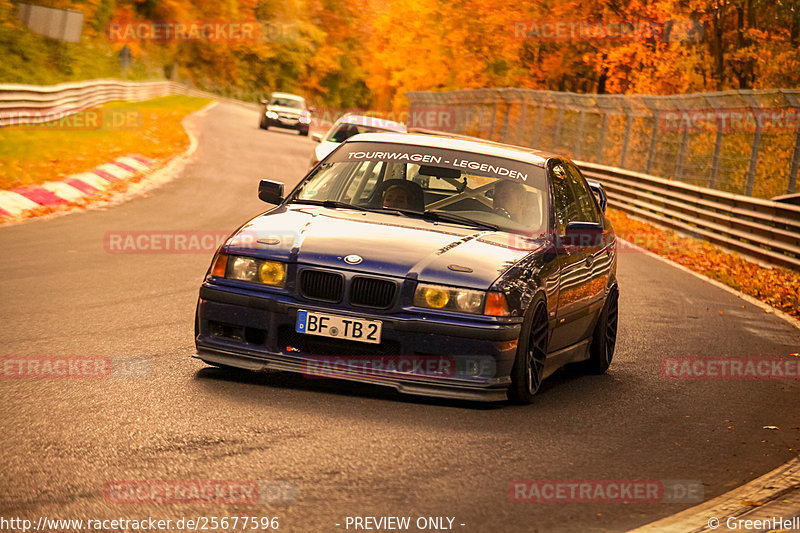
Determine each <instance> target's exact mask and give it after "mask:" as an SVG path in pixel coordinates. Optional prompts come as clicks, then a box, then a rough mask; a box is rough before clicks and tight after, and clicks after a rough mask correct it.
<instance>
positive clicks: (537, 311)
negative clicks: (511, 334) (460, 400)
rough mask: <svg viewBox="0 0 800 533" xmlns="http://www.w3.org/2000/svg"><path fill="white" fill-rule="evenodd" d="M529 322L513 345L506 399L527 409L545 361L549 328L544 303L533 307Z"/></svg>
mask: <svg viewBox="0 0 800 533" xmlns="http://www.w3.org/2000/svg"><path fill="white" fill-rule="evenodd" d="M534 306H535V307H533V312H532V313H531V315H530V316H531V318H530V322H529V323H527V324H525V325H524V326H523V328H522V333H521V334H520V336H519V342H518V343H517V356H516V358H515V359H514V366H513V367H512V369H511V386H510V387H509V388H508V399H509V400H511V402H512V403H515V404H519V405H527V404H529V403H531V401H533V397H534V395H535V394H536V392H538V390H539V388H540V387H541V385H542V379H543V377H542V376H543V375H544V363H545V359H546V357H547V341H548V337H549V333H550V330H549V324H548V320H547V305H545V302H544V300H539V301H538V302H536V303H535V304H534Z"/></svg>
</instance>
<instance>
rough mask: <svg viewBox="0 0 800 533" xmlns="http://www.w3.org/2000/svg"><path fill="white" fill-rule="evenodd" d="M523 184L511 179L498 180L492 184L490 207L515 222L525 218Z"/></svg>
mask: <svg viewBox="0 0 800 533" xmlns="http://www.w3.org/2000/svg"><path fill="white" fill-rule="evenodd" d="M525 200H526V191H525V186H524V185H522V184H521V183H518V182H516V181H511V180H498V181H497V182H496V184H495V186H494V194H493V196H492V207H493V208H494V212H495V213H497V214H498V215H501V216H504V217H507V218H510V219H511V220H514V221H515V222H522V221H523V220H524V219H525V213H524V210H525Z"/></svg>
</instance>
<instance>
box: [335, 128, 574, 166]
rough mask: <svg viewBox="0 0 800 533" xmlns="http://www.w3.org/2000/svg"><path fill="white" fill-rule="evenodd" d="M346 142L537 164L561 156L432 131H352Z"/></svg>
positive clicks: (542, 163)
mask: <svg viewBox="0 0 800 533" xmlns="http://www.w3.org/2000/svg"><path fill="white" fill-rule="evenodd" d="M345 142H346V143H350V142H382V143H390V144H405V145H412V146H425V147H428V148H441V149H443V150H459V151H462V152H473V153H479V154H482V155H488V156H494V157H503V158H506V159H514V160H517V161H522V162H524V163H529V164H531V165H536V166H539V167H544V165H545V163H546V162H547V160H548V159H551V158H553V157H558V158H561V156H558V155H556V154H552V153H549V152H543V151H541V150H535V149H533V148H525V147H523V146H514V145H511V144H501V143H496V142H492V141H487V140H484V139H479V138H477V137H467V136H466V135H452V134H448V133H442V132H434V131H424V132H419V131H417V132H411V133H359V134H358V135H353V136H352V137H350V138H349V139H347V140H346V141H345Z"/></svg>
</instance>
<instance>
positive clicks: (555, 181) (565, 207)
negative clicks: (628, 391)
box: [548, 160, 600, 352]
mask: <svg viewBox="0 0 800 533" xmlns="http://www.w3.org/2000/svg"><path fill="white" fill-rule="evenodd" d="M550 175H551V179H550V186H551V194H552V196H553V211H554V215H555V217H554V218H555V224H554V241H555V242H556V243H557V246H556V253H557V255H558V262H559V266H560V272H561V274H560V278H559V290H558V308H557V310H556V325H555V327H554V329H553V335H552V336H551V338H550V346H549V349H548V351H550V352H554V351H558V350H561V349H563V348H566V347H568V346H571V345H573V344H575V343H578V342H580V341H581V340H583V339H585V338H586V337H587V336H588V335H589V334H590V333H589V332H590V331H591V327H592V325H593V322H594V314H593V313H592V310H591V302H592V301H593V300H594V298H595V294H594V289H593V287H592V282H593V279H592V264H593V261H594V257H593V254H592V252H591V250H592V248H591V246H583V245H580V244H576V243H573V242H570V241H569V240H568V239H567V238H566V229H567V225H568V224H569V223H571V222H598V221H599V218H600V215H599V212H598V213H596V214H595V213H593V212H592V211H591V210H587V208H586V203H585V200H586V199H585V198H584V197H583V195H582V187H581V186H580V181H579V180H578V179H577V177H579V175H578V176H575V175H574V173H573V172H571V171H570V168H569V163H568V162H566V161H562V160H554V161H553V162H552V163H551V165H550ZM590 194H591V193H590Z"/></svg>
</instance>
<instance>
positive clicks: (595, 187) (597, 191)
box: [586, 180, 608, 213]
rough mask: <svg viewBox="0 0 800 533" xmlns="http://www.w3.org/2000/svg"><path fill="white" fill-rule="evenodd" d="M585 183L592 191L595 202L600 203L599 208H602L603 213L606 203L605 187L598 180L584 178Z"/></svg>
mask: <svg viewBox="0 0 800 533" xmlns="http://www.w3.org/2000/svg"><path fill="white" fill-rule="evenodd" d="M586 183H587V184H588V185H589V188H590V189H591V190H592V192H593V193H594V196H595V198H597V203H598V204H600V209H602V210H603V213H605V212H606V205H608V195H607V194H606V190H605V188H604V187H603V185H602V184H601V183H600V182H599V181H594V180H586Z"/></svg>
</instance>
